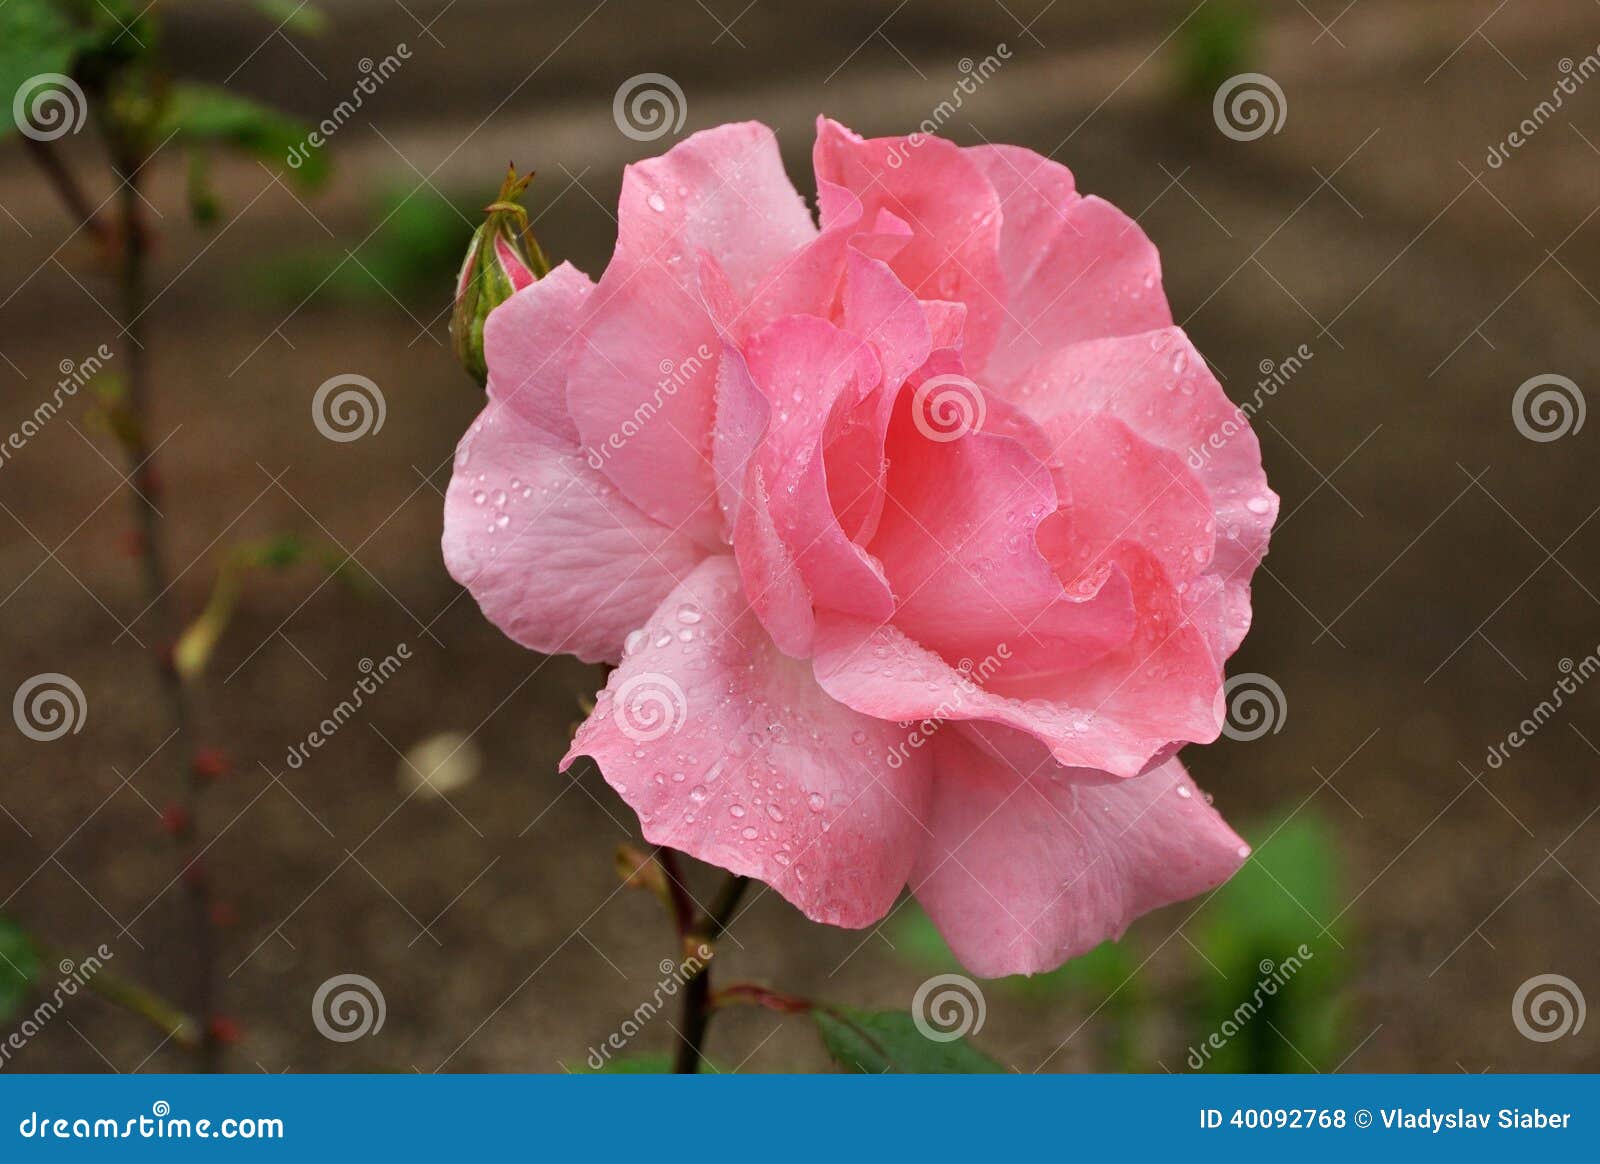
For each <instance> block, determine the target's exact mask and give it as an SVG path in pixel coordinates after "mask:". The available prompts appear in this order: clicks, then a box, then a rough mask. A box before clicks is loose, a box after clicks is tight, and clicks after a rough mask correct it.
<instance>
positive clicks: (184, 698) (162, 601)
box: [112, 140, 221, 1071]
mask: <svg viewBox="0 0 1600 1164" xmlns="http://www.w3.org/2000/svg"><path fill="white" fill-rule="evenodd" d="M112 153H113V165H114V166H115V168H116V171H117V177H118V178H119V179H121V181H122V186H121V191H120V193H121V197H120V214H121V227H122V231H121V236H122V237H121V241H122V254H121V262H120V264H119V280H120V283H121V289H122V320H123V322H122V326H123V337H124V340H125V342H124V344H123V348H124V351H125V356H124V360H125V362H124V368H125V369H126V370H125V373H124V376H125V379H126V383H127V399H126V402H125V407H126V409H127V414H128V415H127V420H128V421H129V423H127V424H123V425H119V426H117V429H118V432H119V434H120V435H121V439H122V441H123V444H124V446H125V448H126V451H127V455H128V459H129V460H130V461H131V462H132V465H133V469H132V482H133V496H132V499H133V508H134V513H135V517H136V520H137V521H138V523H139V534H140V538H139V541H140V551H141V555H140V556H141V558H142V561H143V566H144V579H145V590H146V592H147V595H148V599H149V609H150V610H151V611H152V613H153V615H154V625H155V627H156V628H157V629H156V633H157V635H158V636H159V638H158V651H159V654H158V656H157V658H156V669H157V671H158V672H159V673H160V674H159V681H160V685H161V688H162V691H163V693H164V695H165V697H166V702H167V707H168V713H169V716H170V718H171V721H172V725H173V742H174V743H175V744H176V745H177V755H178V756H179V758H180V759H179V763H180V765H182V772H181V778H182V780H183V781H184V807H185V812H184V815H183V825H182V827H181V829H180V831H179V840H180V841H181V842H182V843H183V845H184V848H185V859H184V867H183V880H184V882H185V884H186V885H187V886H188V896H189V906H190V910H191V913H192V916H193V926H194V939H193V940H194V949H193V954H194V967H195V976H196V979H197V981H196V983H195V986H194V999H195V1010H196V1012H197V1013H198V1014H199V1016H200V1024H201V1027H200V1038H199V1040H198V1044H197V1045H198V1048H199V1052H200V1066H201V1069H202V1070H205V1071H216V1070H217V1068H218V1065H219V1059H220V1055H221V1043H220V1042H219V1040H218V1037H217V1035H218V1027H217V1023H216V1021H215V1020H216V1017H217V1015H216V948H215V935H214V933H213V931H212V924H211V885H210V876H209V874H208V873H207V871H206V867H205V865H204V864H203V863H202V860H201V854H202V852H203V851H204V848H205V846H204V843H203V842H202V840H201V836H202V832H201V828H200V813H199V808H200V790H201V787H202V782H201V777H200V774H199V773H198V772H197V771H196V770H195V768H194V765H193V763H192V761H193V758H194V747H193V741H192V739H191V731H192V727H191V724H192V713H191V709H190V706H189V695H188V692H187V691H186V690H185V688H184V684H183V679H182V678H181V677H180V676H179V675H178V672H177V670H176V669H175V668H174V667H173V665H172V657H171V649H172V644H173V643H174V642H175V641H176V639H177V634H176V630H175V624H174V622H173V620H172V608H171V604H170V603H169V602H168V600H167V593H168V590H169V586H170V583H169V582H168V571H167V564H166V556H165V550H164V545H163V538H162V533H163V531H162V525H161V515H160V513H159V511H158V509H157V506H156V497H157V495H158V479H157V476H156V472H155V466H154V458H153V455H152V452H151V449H150V439H149V432H148V428H149V420H150V400H149V397H150V383H149V364H148V358H147V352H146V350H145V344H144V330H145V329H144V313H145V311H146V309H147V307H148V305H149V301H148V290H147V287H146V283H145V267H146V259H147V256H148V253H149V237H148V235H147V234H146V232H145V225H144V219H143V215H142V212H141V209H140V196H139V191H138V174H139V169H140V166H141V165H142V164H143V158H142V157H141V156H140V154H139V151H138V150H137V148H135V147H133V146H132V145H130V144H129V143H128V142H126V141H116V140H114V141H113V145H112Z"/></svg>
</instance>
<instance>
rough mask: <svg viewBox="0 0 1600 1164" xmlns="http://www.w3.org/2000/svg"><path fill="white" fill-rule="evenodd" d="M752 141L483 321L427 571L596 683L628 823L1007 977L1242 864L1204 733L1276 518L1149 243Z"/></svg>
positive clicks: (1057, 198)
mask: <svg viewBox="0 0 1600 1164" xmlns="http://www.w3.org/2000/svg"><path fill="white" fill-rule="evenodd" d="M814 159H815V165H816V172H817V183H818V187H819V194H818V203H819V209H820V217H821V226H820V228H819V227H818V226H817V225H816V224H815V223H814V222H813V220H812V217H811V214H810V212H809V210H808V209H807V207H806V205H805V203H804V202H803V201H802V199H801V198H800V196H799V195H798V194H796V193H795V190H794V188H793V187H792V186H791V185H790V183H789V180H788V178H787V177H786V176H785V175H784V172H783V167H782V164H781V162H780V159H779V155H778V148H777V144H776V141H775V139H774V137H773V135H772V133H771V131H769V130H768V129H766V128H765V127H764V126H761V125H757V124H743V125H725V126H722V127H720V128H717V129H712V130H707V131H706V132H704V133H698V134H695V135H694V136H693V137H690V138H688V139H686V140H685V141H683V142H681V143H680V144H678V145H677V146H675V147H674V148H673V149H672V150H671V151H669V152H668V153H667V154H666V155H664V156H662V157H659V158H655V159H652V160H650V161H645V162H640V163H639V164H637V165H634V166H630V167H629V168H628V170H627V172H626V174H625V175H624V178H623V184H622V196H621V205H620V207H619V209H618V220H619V221H618V228H617V247H616V253H615V254H614V255H613V257H612V260H611V264H610V266H608V267H607V268H606V271H605V274H604V275H603V276H602V277H601V279H600V282H599V283H598V284H595V283H592V282H590V280H589V279H588V278H587V277H586V276H585V275H583V274H582V273H581V272H579V271H577V270H575V269H574V268H572V267H571V266H570V265H566V264H563V265H562V266H560V267H557V268H556V269H555V270H553V271H551V272H550V274H549V275H548V276H547V277H545V278H543V279H541V280H539V281H538V282H536V283H534V284H532V285H530V286H528V287H526V288H524V289H522V290H521V291H519V292H518V293H517V294H516V295H514V296H513V297H512V298H510V299H509V300H507V301H506V302H505V303H504V304H503V305H502V306H500V307H498V308H496V309H495V311H494V312H493V314H492V315H491V316H490V317H489V320H488V323H487V325H486V327H485V349H486V355H487V362H488V367H489V383H488V405H487V407H486V408H485V409H484V411H483V413H482V415H480V416H479V417H478V419H477V420H476V421H475V422H474V423H473V425H472V428H471V430H470V431H469V432H468V433H467V435H466V436H465V437H464V438H463V439H462V441H461V445H460V449H459V451H458V454H457V457H456V465H455V474H454V476H453V477H452V479H451V482H450V490H449V495H448V499H447V501H446V506H445V533H444V554H445V559H446V561H447V563H448V565H449V568H450V571H451V573H452V574H453V575H454V576H455V577H456V578H457V579H458V580H460V581H461V582H462V583H463V584H464V585H465V586H467V587H468V588H469V589H470V590H471V591H472V593H473V595H474V597H476V598H477V600H478V602H479V604H480V605H481V606H482V608H483V611H484V613H485V614H486V615H488V617H489V618H490V619H491V620H493V621H494V622H495V623H496V624H497V625H498V626H499V627H501V628H502V629H503V630H504V631H505V632H506V633H507V634H508V635H510V636H511V637H512V638H514V639H515V640H516V641H517V642H519V643H522V644H523V645H525V646H528V647H531V648H533V649H535V650H539V651H544V652H550V653H554V652H567V653H570V654H575V655H577V656H579V657H580V658H582V659H586V660H590V661H597V660H604V661H606V662H610V663H615V664H617V667H616V670H615V671H613V672H612V674H611V677H610V680H609V682H608V683H607V685H606V690H605V691H604V692H602V693H601V694H600V696H599V702H598V706H597V707H596V709H595V712H594V714H593V715H591V716H590V717H589V719H588V721H587V722H586V723H584V725H583V726H582V728H581V729H580V730H579V732H578V736H577V739H576V741H575V743H574V744H573V747H572V751H571V752H570V753H569V755H568V756H567V758H566V763H570V762H571V761H572V760H573V759H574V758H575V757H576V756H578V755H588V756H592V757H594V758H595V759H596V760H597V761H598V762H599V765H600V769H601V771H602V772H603V773H604V774H605V778H606V780H607V781H609V782H610V784H611V785H612V787H613V788H615V789H616V791H617V792H618V794H619V795H621V796H622V798H623V799H624V800H626V801H627V802H628V804H629V805H631V806H632V807H633V808H634V810H635V811H636V812H637V813H638V814H639V820H640V823H641V827H642V828H643V831H644V835H645V837H646V838H647V839H648V840H649V841H651V842H652V843H654V844H659V845H670V846H672V847H674V848H677V849H681V850H683V851H685V852H687V853H690V854H692V855H694V856H696V857H698V858H700V859H701V860H704V861H708V862H711V863H712V864H716V865H720V866H723V867H725V868H727V869H730V870H733V871H735V872H738V873H745V874H749V875H751V876H754V877H757V878H760V879H761V880H763V881H765V882H766V883H767V884H769V885H771V886H772V887H773V888H774V889H776V890H777V891H778V892H779V893H780V894H782V895H783V896H784V897H785V898H787V899H788V900H789V901H791V902H792V903H794V905H796V906H797V907H799V908H800V909H801V910H802V911H803V912H804V913H805V914H806V915H807V916H808V917H811V918H813V919H815V920H817V921H822V922H827V923H830V924H833V925H840V926H852V927H855V926H868V925H871V924H873V923H874V922H876V921H878V920H879V919H880V918H882V917H883V916H884V914H885V913H886V912H887V911H888V910H889V909H890V908H891V907H892V906H893V904H894V902H895V900H896V898H897V896H898V895H899V893H900V891H901V889H902V888H904V887H906V886H907V885H908V884H909V886H910V888H911V890H912V892H913V893H914V894H915V895H916V897H917V898H918V900H919V901H921V903H922V904H923V905H924V906H925V907H926V909H927V911H928V913H929V914H930V915H931V916H932V918H933V920H934V922H935V923H936V924H937V925H938V927H939V929H940V931H941V932H942V933H943V934H944V936H945V937H946V939H947V940H948V941H949V942H950V944H951V946H952V947H953V949H954V950H955V952H956V954H957V955H958V956H959V957H960V959H961V960H962V962H963V963H964V964H965V965H966V966H968V967H969V968H970V969H971V970H972V971H973V972H974V973H977V974H981V975H986V976H992V975H1001V974H1010V973H1016V972H1033V971H1039V970H1047V969H1050V968H1053V967H1055V966H1057V965H1059V964H1060V963H1061V962H1062V961H1063V960H1065V959H1067V958H1070V957H1072V956H1073V955H1076V954H1079V953H1082V952H1083V951H1085V950H1088V949H1090V948H1091V947H1093V946H1094V945H1096V944H1097V943H1099V942H1101V941H1102V940H1104V939H1106V938H1110V937H1115V936H1116V935H1118V934H1120V933H1121V932H1122V931H1123V930H1124V929H1125V928H1126V927H1127V925H1128V924H1129V922H1130V921H1132V920H1133V919H1134V918H1135V917H1137V916H1139V915H1140V914H1142V913H1144V912H1146V911H1148V910H1151V909H1154V908H1156V907H1158V906H1161V905H1165V904H1168V903H1170V902H1173V901H1177V900H1180V899H1183V898H1186V897H1189V896H1192V895H1194V894H1196V893H1200V892H1202V891H1204V890H1207V889H1210V888H1212V887H1214V886H1216V885H1218V884H1220V883H1221V882H1222V881H1224V880H1226V879H1227V878H1228V877H1229V876H1230V875H1231V874H1232V873H1233V871H1234V870H1235V869H1236V868H1237V867H1238V866H1239V864H1240V863H1241V861H1242V860H1243V859H1244V858H1245V857H1246V856H1247V855H1248V852H1249V850H1248V848H1247V847H1246V846H1245V845H1244V844H1243V843H1242V842H1241V841H1240V839H1239V838H1238V836H1236V835H1235V834H1234V833H1233V831H1232V830H1231V829H1229V828H1228V826H1227V825H1226V824H1225V823H1224V822H1223V820H1222V818H1221V817H1220V816H1218V814H1217V813H1216V812H1215V811H1213V810H1212V808H1211V807H1210V806H1209V805H1208V804H1207V802H1206V799H1205V798H1204V797H1203V796H1200V795H1198V794H1196V792H1195V789H1194V785H1193V783H1192V782H1191V780H1190V779H1189V777H1188V775H1187V774H1186V773H1185V772H1184V770H1183V768H1182V766H1181V765H1180V764H1179V763H1178V761H1177V760H1176V759H1174V754H1175V753H1176V751H1177V750H1178V748H1179V747H1180V746H1181V745H1182V744H1183V743H1184V742H1186V741H1200V742H1204V741H1209V740H1212V739H1214V738H1216V736H1217V734H1218V732H1219V730H1220V728H1221V725H1222V715H1223V706H1222V698H1221V686H1222V677H1223V671H1222V668H1223V662H1224V661H1225V660H1226V659H1227V657H1228V656H1229V655H1230V654H1231V653H1232V652H1233V650H1234V649H1235V648H1236V647H1237V646H1238V645H1239V641H1240V639H1242V638H1243V636H1244V633H1245V631H1246V629H1247V628H1248V626H1249V624H1250V575H1251V574H1252V572H1253V571H1254V569H1255V567H1256V565H1257V563H1258V562H1259V561H1260V560H1261V557H1262V555H1263V554H1264V553H1265V552H1266V548H1267V537H1268V533H1269V531H1270V530H1271V527H1272V523H1273V519H1274V517H1275V516H1276V514H1277V511H1278V499H1277V497H1276V496H1275V495H1274V494H1273V493H1272V491H1271V490H1270V489H1268V488H1267V483H1266V478H1265V475H1264V474H1263V472H1262V468H1261V457H1260V449H1259V447H1258V445H1257V443H1256V439H1255V436H1254V435H1253V434H1252V433H1251V431H1250V429H1249V426H1248V424H1247V423H1245V421H1244V418H1243V415H1242V414H1241V413H1240V412H1239V411H1238V410H1237V409H1235V408H1234V407H1233V406H1232V405H1231V404H1230V403H1229V402H1228V400H1227V398H1226V397H1225V396H1224V395H1223V392H1222V390H1221V388H1220V387H1219V386H1218V384H1217V381H1216V380H1215V379H1214V378H1213V377H1212V375H1211V373H1210V371H1209V370H1208V369H1207V367H1206V362H1205V360H1204V359H1203V358H1202V357H1201V356H1200V354H1199V353H1198V352H1196V351H1195V350H1194V348H1193V347H1192V346H1191V344H1190V343H1189V340H1188V338H1187V337H1186V336H1185V335H1184V333H1183V332H1182V331H1181V330H1179V329H1178V328H1176V327H1174V326H1173V324H1172V315H1171V312H1170V310H1169V308H1168V306H1167V301H1166V298H1165V296H1164V294H1163V292H1162V288H1161V272H1160V263H1159V260H1158V258H1157V256H1156V251H1155V248H1154V247H1153V246H1152V245H1151V243H1150V240H1149V239H1148V238H1146V237H1145V235H1144V233H1143V232H1142V231H1141V230H1140V229H1139V227H1138V226H1137V225H1136V224H1135V223H1134V222H1133V221H1131V220H1130V219H1129V218H1128V217H1127V216H1126V215H1124V214H1123V213H1122V212H1121V211H1119V210H1117V209H1116V208H1115V207H1113V206H1111V205H1109V204H1108V203H1106V202H1102V201H1101V200H1099V199H1098V198H1094V197H1084V196H1082V195H1080V194H1078V193H1077V191H1076V190H1075V189H1074V185H1073V178H1072V175H1071V174H1070V173H1069V172H1068V171H1067V170H1066V169H1065V168H1063V167H1062V166H1060V165H1058V164H1056V163H1055V162H1052V161H1049V160H1047V159H1045V158H1041V157H1039V156H1038V155H1037V154H1034V153H1032V152H1030V151H1028V150H1025V149H1018V148H1014V147H1009V146H986V147H980V148H976V149H960V148H957V147H956V146H954V145H951V144H950V143H948V142H945V141H942V140H940V139H937V138H931V137H912V138H878V139H874V140H864V139H862V138H860V137H857V136H856V135H855V134H853V133H851V132H850V131H849V130H847V129H844V128H843V127H842V126H840V125H838V124H836V123H835V122H832V121H828V120H822V121H821V122H820V123H819V125H818V133H817V143H816V148H815V154H814Z"/></svg>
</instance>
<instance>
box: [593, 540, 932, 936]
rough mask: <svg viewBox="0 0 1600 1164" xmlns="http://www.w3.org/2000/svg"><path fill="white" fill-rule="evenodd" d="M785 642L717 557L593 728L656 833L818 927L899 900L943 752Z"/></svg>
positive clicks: (640, 638) (610, 692) (643, 646)
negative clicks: (782, 901)
mask: <svg viewBox="0 0 1600 1164" xmlns="http://www.w3.org/2000/svg"><path fill="white" fill-rule="evenodd" d="M902 735H903V733H902V732H901V731H900V729H899V728H897V727H896V726H895V725H894V724H889V723H883V722H881V721H878V720H873V719H871V718H869V717H866V716H861V715H857V714H856V713H855V712H853V711H850V710H849V709H848V708H845V707H843V706H841V705H840V704H838V703H835V702H834V701H833V700H831V699H829V698H828V696H827V695H826V694H824V693H823V692H822V690H821V689H820V688H819V687H817V685H816V682H815V681H814V680H813V679H812V677H811V671H810V668H809V667H808V666H807V665H806V664H805V663H802V662H798V661H796V660H793V659H790V658H788V657H786V656H785V655H784V654H783V653H782V652H780V651H779V650H778V649H777V647H776V646H775V645H774V644H773V642H772V640H771V639H770V638H769V637H768V636H767V634H766V632H765V631H764V630H763V629H762V627H761V625H760V623H759V622H758V621H757V620H756V619H755V617H754V616H753V615H752V614H751V613H750V611H749V608H748V605H747V604H746V602H745V600H744V597H743V595H742V593H741V590H740V584H739V575H738V570H737V568H736V567H735V565H734V562H733V559H732V558H729V557H718V558H710V559H707V560H706V561H705V562H704V563H703V564H702V565H701V566H700V567H699V568H698V569H697V570H696V571H695V573H694V575H693V576H692V577H690V578H689V579H688V580H687V581H685V582H684V583H683V585H681V586H680V587H679V588H678V589H677V590H675V591H674V592H673V593H672V594H671V595H670V596H669V597H668V598H667V600H666V601H665V602H663V603H662V604H661V608H660V609H659V610H658V611H657V612H656V613H655V615H654V616H653V617H652V618H651V619H650V622H649V624H648V625H647V626H646V627H645V628H644V630H643V631H642V632H641V633H640V634H639V635H637V636H635V642H634V647H633V648H632V649H631V650H630V651H629V653H628V654H627V656H626V657H625V658H624V659H623V661H622V664H621V666H619V667H618V668H617V670H616V671H614V672H612V674H611V677H610V679H609V681H608V682H607V684H606V690H605V692H603V693H602V694H601V697H600V699H599V701H598V702H597V705H596V707H595V711H594V714H593V715H591V716H590V717H589V719H588V720H586V721H585V722H584V724H583V726H582V727H581V728H580V729H579V731H578V736H577V738H576V739H575V740H574V741H573V745H572V750H571V751H570V752H569V753H568V754H567V757H566V759H565V760H563V761H562V765H563V767H565V766H567V765H568V764H570V763H571V762H572V760H573V759H574V758H575V757H577V756H579V755H588V756H593V757H594V758H595V759H596V760H597V761H598V762H599V764H600V769H601V772H602V773H603V774H604V775H605V778H606V780H607V782H608V783H610V784H611V786H612V787H613V788H615V789H616V791H617V793H618V794H619V795H620V796H621V797H622V798H623V799H624V800H626V801H627V802H628V804H629V805H630V806H631V807H632V808H633V809H634V810H635V811H636V812H638V814H639V820H640V823H641V826H642V828H643V830H644V835H645V839H646V840H648V841H650V842H651V843H652V844H657V845H670V846H671V847H673V848H675V849H680V850H682V851H683V852H686V853H688V854H690V855H691V856H694V857H698V858H699V859H700V860H703V861H708V862H710V863H712V864H714V865H720V866H722V867H723V868H725V869H728V870H731V871H732V872H735V873H742V874H746V875H748V876H752V877H758V878H760V879H761V880H763V881H765V882H767V883H768V884H769V885H771V886H772V887H773V888H774V889H776V890H777V891H778V892H779V893H781V894H782V895H783V896H784V897H785V898H787V899H788V900H789V901H790V902H792V903H793V904H794V905H795V906H797V907H798V908H799V909H800V910H801V911H802V912H803V913H805V915H806V916H807V917H809V918H811V919H812V920H814V921H820V922H826V923H828V924H830V925H839V926H852V927H855V926H866V925H871V924H872V923H873V922H876V921H877V920H879V919H880V918H881V917H883V915H884V914H885V913H886V912H887V911H888V909H889V907H890V906H891V905H892V904H894V900H895V898H896V896H897V895H898V894H899V892H900V890H901V888H902V887H903V886H904V884H905V879H906V875H907V873H908V872H909V870H910V868H911V863H912V861H913V860H914V859H915V855H916V850H917V847H918V845H919V843H920V840H919V838H920V837H922V836H923V835H924V834H923V831H922V828H921V825H920V824H919V823H918V821H919V818H920V816H921V814H922V813H923V812H924V810H925V805H926V799H927V791H928V760H927V757H926V756H924V755H922V754H920V753H917V754H914V755H912V756H910V757H898V756H897V757H896V761H895V762H894V763H891V762H890V760H889V757H890V755H891V754H892V753H893V752H894V748H895V745H896V744H897V743H899V742H900V740H901V738H902Z"/></svg>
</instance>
